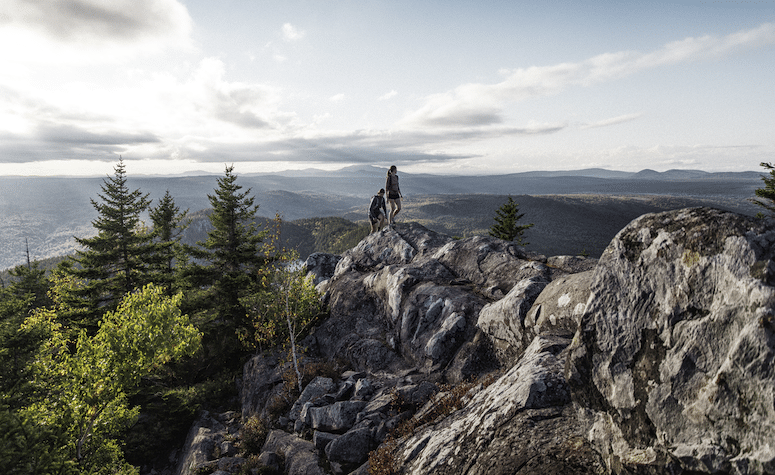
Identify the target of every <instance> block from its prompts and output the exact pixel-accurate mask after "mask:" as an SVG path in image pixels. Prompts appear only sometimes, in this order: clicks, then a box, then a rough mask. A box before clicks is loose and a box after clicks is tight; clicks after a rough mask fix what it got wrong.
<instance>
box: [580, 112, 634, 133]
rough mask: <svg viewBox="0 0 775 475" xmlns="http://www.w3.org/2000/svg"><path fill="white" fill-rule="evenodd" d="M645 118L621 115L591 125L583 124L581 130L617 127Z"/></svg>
mask: <svg viewBox="0 0 775 475" xmlns="http://www.w3.org/2000/svg"><path fill="white" fill-rule="evenodd" d="M642 116H643V114H640V113H638V114H626V115H620V116H617V117H612V118H610V119H604V120H600V121H597V122H592V123H589V124H582V125H581V126H580V127H579V129H581V130H586V129H594V128H597V127H608V126H609V125H617V124H622V123H624V122H630V121H633V120H636V119H639V118H641V117H642Z"/></svg>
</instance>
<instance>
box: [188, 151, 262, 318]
mask: <svg viewBox="0 0 775 475" xmlns="http://www.w3.org/2000/svg"><path fill="white" fill-rule="evenodd" d="M233 171H234V166H227V167H226V173H225V175H224V176H223V177H222V178H219V179H218V188H216V189H215V194H214V195H207V197H208V199H209V200H210V204H211V205H212V207H213V211H212V213H211V214H210V223H211V224H212V226H213V229H212V230H210V232H209V233H208V235H207V240H205V241H204V242H201V243H199V244H200V245H201V246H202V247H203V248H204V253H203V255H202V256H203V257H204V258H205V259H206V260H207V261H208V263H209V264H208V265H207V266H206V267H205V268H204V272H203V273H204V276H205V280H206V281H207V282H208V283H209V284H210V293H211V298H210V302H211V303H212V304H213V307H214V309H215V310H216V314H217V315H216V316H217V317H218V318H219V319H221V320H222V321H223V322H225V323H226V324H227V325H229V326H231V327H233V328H234V329H235V330H236V329H238V328H244V327H246V326H247V325H248V321H247V316H246V313H247V312H246V310H245V308H244V307H243V306H242V304H241V303H240V297H242V296H244V295H246V294H247V293H249V292H250V291H251V290H253V289H255V288H256V287H257V286H258V285H259V284H260V282H259V271H260V270H261V268H262V267H263V266H264V265H265V263H266V257H265V254H264V253H263V252H262V246H261V243H262V241H263V240H264V237H265V236H266V234H267V232H266V231H261V232H259V231H258V227H257V225H256V223H255V217H256V212H257V211H258V205H254V198H253V197H251V196H250V189H248V190H246V191H242V192H241V191H240V190H241V189H242V186H240V185H238V184H237V183H236V180H237V175H235V174H234V173H233Z"/></svg>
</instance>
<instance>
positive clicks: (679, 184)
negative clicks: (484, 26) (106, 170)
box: [0, 166, 762, 269]
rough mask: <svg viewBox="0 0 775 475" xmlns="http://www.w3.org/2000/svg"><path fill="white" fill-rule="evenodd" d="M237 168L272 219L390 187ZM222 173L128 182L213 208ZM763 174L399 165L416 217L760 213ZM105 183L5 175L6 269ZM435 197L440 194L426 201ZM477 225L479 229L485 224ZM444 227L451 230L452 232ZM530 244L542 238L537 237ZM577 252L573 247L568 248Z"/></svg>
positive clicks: (357, 200)
mask: <svg viewBox="0 0 775 475" xmlns="http://www.w3.org/2000/svg"><path fill="white" fill-rule="evenodd" d="M236 171H237V174H238V177H239V178H238V180H237V183H238V184H239V185H241V186H243V188H244V189H247V188H251V189H252V193H253V195H254V196H255V198H256V203H259V204H260V208H259V214H260V215H261V216H265V217H273V216H274V215H275V213H279V214H280V215H281V216H282V217H283V218H284V219H285V220H289V221H290V220H297V219H303V218H313V217H327V216H337V217H346V218H347V219H351V220H357V219H365V209H366V206H367V203H368V199H369V197H370V196H372V195H373V194H375V193H376V192H377V190H379V189H380V188H382V187H384V186H385V172H386V170H385V169H384V168H377V167H372V166H353V167H347V168H344V169H341V170H337V171H330V172H329V171H323V170H317V169H307V170H299V171H288V172H282V173H259V174H244V175H241V174H239V170H236ZM218 176H219V175H193V176H178V177H159V176H138V177H133V176H129V177H128V185H129V186H130V188H131V189H136V188H139V189H140V190H141V191H142V192H144V193H148V194H149V198H151V199H152V200H156V199H158V198H160V197H162V196H163V195H164V193H165V191H167V190H169V192H170V194H171V195H172V196H173V197H174V199H175V201H176V204H177V205H178V206H180V207H181V208H182V209H189V210H191V211H192V212H193V211H198V210H202V209H206V208H209V207H210V203H209V200H208V198H207V195H208V194H212V193H213V190H214V189H215V187H216V186H217V183H216V179H217V178H218ZM761 176H762V173H760V172H754V171H751V172H738V173H709V172H704V171H699V170H668V171H666V172H656V171H654V170H642V171H640V172H637V173H629V172H620V171H612V170H604V169H585V170H574V171H544V172H526V173H513V174H507V175H480V176H445V175H431V174H408V173H402V172H400V171H399V177H400V180H401V181H400V183H401V190H402V192H403V194H404V196H405V206H407V214H405V216H410V214H409V213H408V212H409V208H410V207H411V206H412V203H414V204H415V205H416V206H419V205H420V203H425V204H427V203H428V202H429V201H434V202H438V201H439V200H442V201H443V197H444V196H445V195H446V196H449V200H450V201H455V198H456V197H459V196H460V195H466V199H465V203H466V205H465V206H466V213H470V214H471V216H475V217H477V218H482V216H484V217H485V218H488V219H491V217H492V213H493V209H492V206H493V203H494V202H498V201H499V200H501V199H500V198H497V196H502V197H504V198H503V199H504V200H505V196H507V195H512V196H515V197H516V196H524V195H530V196H534V197H536V196H544V197H547V200H548V201H547V200H531V201H532V202H531V204H532V205H533V206H536V207H540V206H543V205H542V204H541V203H548V202H549V201H555V202H556V201H557V199H558V198H556V197H555V198H549V196H550V195H562V196H568V195H606V196H609V197H612V196H629V197H634V196H643V197H650V198H651V199H654V198H656V197H672V198H676V199H679V201H676V203H679V202H680V203H699V204H708V205H714V206H717V207H721V208H726V209H731V210H734V211H738V212H742V213H747V214H755V213H756V211H757V209H756V208H755V207H754V206H753V205H751V204H750V203H749V202H747V199H748V198H751V197H752V196H754V190H755V189H757V188H760V187H761V186H762V182H761ZM103 179H104V178H94V177H90V178H69V177H0V217H2V219H0V269H4V268H8V267H12V266H14V265H17V264H20V263H23V262H25V259H26V254H25V249H26V248H25V240H27V242H28V243H29V249H30V255H31V257H32V258H33V259H43V258H48V257H53V256H58V255H62V254H67V253H70V252H73V250H74V249H75V242H74V240H73V236H79V237H86V236H90V235H92V234H93V232H94V230H93V228H92V226H91V221H92V220H93V219H94V218H95V217H96V212H95V211H94V208H93V206H92V205H91V203H90V200H91V199H98V193H100V192H101V190H100V185H101V184H102V182H103ZM476 195H484V196H482V200H479V201H481V202H482V203H485V202H486V206H485V205H484V204H482V206H484V207H483V208H481V209H480V208H477V203H476V202H477V200H475V199H472V198H470V197H471V196H474V197H475V196H476ZM430 196H433V197H434V198H433V199H432V200H430V199H429V198H428V197H430ZM487 196H489V197H490V198H487ZM493 196H496V198H492V197H493ZM485 198H486V199H485ZM681 200H682V201H681ZM555 204H556V203H555ZM523 206H524V205H523ZM579 206H581V205H579ZM668 207H669V206H668ZM496 208H497V207H496ZM359 210H362V212H361V211H359ZM521 210H522V211H526V212H527V211H529V213H530V215H532V216H541V221H542V222H545V221H546V219H550V218H551V217H550V215H548V214H546V213H542V210H541V209H530V210H528V209H527V208H522V209H521ZM599 211H600V210H598V211H596V212H595V216H597V217H596V218H595V219H602V220H605V219H606V218H605V216H604V215H600V214H599ZM633 211H635V208H633ZM618 212H619V211H618ZM547 213H549V211H548V209H547ZM359 216H361V217H359ZM418 216H419V215H418ZM621 216H629V214H627V213H625V214H624V215H621ZM633 217H635V216H633ZM429 219H430V218H429ZM450 219H452V218H450ZM455 219H457V218H455ZM453 221H454V220H453ZM617 222H618V221H617ZM452 224H453V225H454V222H453V223H452ZM625 224H626V223H625ZM477 226H478V227H477V229H480V230H481V222H480V223H479V224H478V225H477ZM586 226H593V227H594V226H595V224H594V222H589V223H588V224H586ZM558 229H559V228H558ZM448 231H449V232H450V233H453V234H455V230H454V229H452V230H449V229H448ZM469 232H470V230H469ZM457 234H459V235H463V234H464V233H463V232H460V233H457ZM539 234H540V233H539ZM537 237H538V236H537ZM531 242H535V243H536V245H539V244H540V243H538V242H537V241H536V240H533V241H531ZM577 250H578V249H569V250H568V252H575V251H577Z"/></svg>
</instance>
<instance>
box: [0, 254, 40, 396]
mask: <svg viewBox="0 0 775 475" xmlns="http://www.w3.org/2000/svg"><path fill="white" fill-rule="evenodd" d="M10 274H11V276H12V277H13V278H14V280H13V281H11V283H10V285H9V286H8V287H6V288H3V289H0V407H2V406H7V407H9V408H12V409H14V408H18V407H19V406H20V404H21V403H22V402H24V401H25V400H26V399H27V397H28V394H27V393H28V376H29V372H28V366H29V363H30V362H31V361H32V359H33V357H34V352H35V350H36V349H37V347H38V346H39V345H40V343H41V341H42V339H43V338H44V337H43V336H42V335H39V334H35V333H34V332H29V331H25V330H23V329H22V323H23V322H24V320H25V319H26V318H27V317H28V316H29V315H30V313H31V312H32V311H33V310H35V309H37V308H42V307H45V306H48V305H50V304H51V303H52V302H51V299H50V298H49V297H48V294H47V292H48V290H49V282H48V279H46V276H45V271H43V270H41V269H40V268H39V267H38V263H37V262H34V263H32V264H30V265H23V266H17V267H15V268H14V269H12V270H11V271H10Z"/></svg>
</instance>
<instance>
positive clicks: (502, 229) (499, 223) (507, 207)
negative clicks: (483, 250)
mask: <svg viewBox="0 0 775 475" xmlns="http://www.w3.org/2000/svg"><path fill="white" fill-rule="evenodd" d="M495 213H496V214H495V224H493V225H492V227H491V228H490V236H493V237H496V238H499V239H503V240H504V241H516V243H517V244H519V245H520V246H527V245H528V244H530V243H528V242H524V241H523V239H522V235H523V233H524V232H525V230H527V229H530V228H531V227H533V225H532V224H518V221H519V220H520V219H522V217H523V216H525V214H524V213H523V214H519V205H518V204H517V203H515V202H514V200H513V199H512V198H511V196H509V200H508V201H507V202H506V203H504V204H503V206H501V207H500V208H498V210H497V211H496V212H495Z"/></svg>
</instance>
